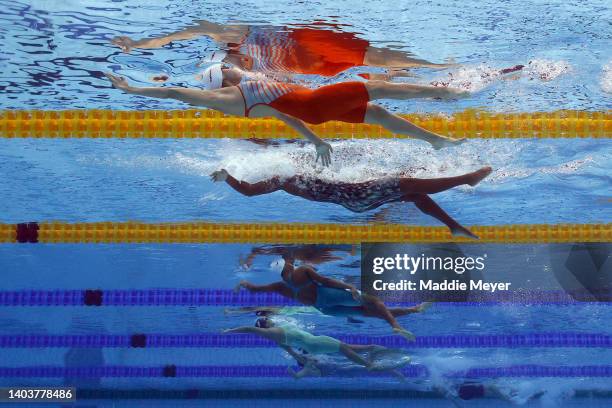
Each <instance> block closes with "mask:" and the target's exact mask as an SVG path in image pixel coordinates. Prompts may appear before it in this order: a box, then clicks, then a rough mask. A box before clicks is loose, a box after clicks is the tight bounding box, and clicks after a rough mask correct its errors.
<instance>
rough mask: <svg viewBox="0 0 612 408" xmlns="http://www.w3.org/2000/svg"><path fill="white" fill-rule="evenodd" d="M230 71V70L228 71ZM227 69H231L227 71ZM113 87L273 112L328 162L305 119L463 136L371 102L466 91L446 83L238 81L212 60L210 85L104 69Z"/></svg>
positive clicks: (440, 142) (439, 144) (437, 143)
mask: <svg viewBox="0 0 612 408" xmlns="http://www.w3.org/2000/svg"><path fill="white" fill-rule="evenodd" d="M226 71H228V70H226ZM228 72H229V71H228ZM106 76H107V77H108V79H110V81H111V82H112V84H113V86H114V87H115V88H118V89H121V90H123V91H125V92H127V93H131V94H135V95H142V96H148V97H152V98H170V99H177V100H179V101H182V102H185V103H188V104H190V105H195V106H202V107H206V108H210V109H214V110H218V111H221V112H223V113H226V114H229V115H236V116H247V117H265V116H273V117H275V118H277V119H280V120H281V121H283V122H285V123H286V124H287V125H288V126H289V127H291V128H293V129H295V130H296V131H297V132H298V133H300V134H301V135H302V136H304V137H305V138H306V139H308V140H310V141H311V142H312V143H314V144H315V146H316V150H317V160H318V159H319V157H320V158H321V161H322V163H323V165H326V166H327V165H329V164H330V162H331V146H330V145H329V143H326V142H324V141H323V140H321V139H320V138H319V137H318V136H317V135H315V134H314V132H312V131H311V130H310V129H309V128H308V127H307V126H306V124H305V123H304V122H307V123H311V124H320V123H324V122H327V121H330V120H338V121H341V122H349V123H369V124H377V125H381V126H383V127H384V128H385V129H387V130H389V131H391V132H394V133H400V134H404V135H409V136H412V137H415V138H417V139H421V140H424V141H426V142H429V143H430V144H431V145H432V146H433V147H434V148H436V149H440V148H443V147H447V146H454V145H457V144H460V143H462V142H463V141H464V140H463V139H461V140H455V139H451V138H448V137H444V136H441V135H438V134H436V133H433V132H430V131H428V130H425V129H423V128H420V127H419V126H417V125H415V124H413V123H411V122H410V121H408V120H406V119H404V118H401V117H399V116H397V115H394V114H392V113H391V112H389V111H387V110H386V109H385V108H383V107H381V106H378V105H375V104H373V103H371V102H370V101H373V100H376V99H411V98H453V97H458V96H463V95H465V94H466V93H465V92H463V91H459V90H455V89H452V88H447V87H432V86H421V85H412V84H399V83H391V82H384V81H369V82H367V83H365V84H364V83H362V82H342V83H336V84H332V85H326V86H322V87H320V88H318V89H309V88H305V87H302V86H299V85H295V84H287V83H282V82H273V81H246V82H244V81H242V82H241V80H240V78H226V77H225V76H224V68H222V67H221V66H220V65H214V66H212V67H210V69H209V70H208V71H207V72H205V73H204V76H205V77H206V78H207V80H208V81H209V82H210V87H211V88H212V90H203V89H194V88H175V87H160V88H155V87H143V88H139V87H134V86H130V85H129V84H128V82H127V81H126V80H125V79H124V78H121V77H118V76H116V75H112V74H110V73H107V74H106Z"/></svg>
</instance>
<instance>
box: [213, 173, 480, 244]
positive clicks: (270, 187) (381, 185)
mask: <svg viewBox="0 0 612 408" xmlns="http://www.w3.org/2000/svg"><path fill="white" fill-rule="evenodd" d="M491 171H492V169H491V167H488V166H487V167H483V168H481V169H480V170H476V171H474V172H472V173H467V174H463V175H461V176H455V177H442V178H434V179H416V178H410V177H399V176H398V177H390V178H384V179H378V180H371V181H366V182H361V183H346V182H332V181H327V180H321V179H317V178H313V177H307V176H301V175H295V176H291V177H286V178H281V177H279V176H276V177H272V178H270V179H268V180H264V181H259V182H257V183H247V182H246V181H239V180H237V179H236V178H234V177H233V176H232V175H230V174H229V173H228V172H227V171H226V170H224V169H222V170H218V171H215V172H214V173H212V174H211V179H212V180H213V181H215V182H226V183H227V184H229V185H230V186H231V187H232V188H233V189H234V190H236V191H237V192H239V193H241V194H244V195H246V196H255V195H261V194H270V193H273V192H275V191H285V192H287V193H289V194H291V195H294V196H298V197H302V198H305V199H306V200H311V201H319V202H327V203H334V204H339V205H341V206H343V207H345V208H347V209H348V210H351V211H353V212H364V211H368V210H372V209H374V208H377V207H380V206H381V205H383V204H387V203H392V202H413V203H414V204H415V205H416V206H417V208H418V209H419V210H421V211H422V212H423V213H425V214H428V215H431V216H432V217H434V218H436V219H438V220H440V221H442V222H443V223H444V224H445V225H446V226H447V227H448V228H449V229H450V232H451V233H452V234H453V235H454V236H464V237H468V238H474V239H478V237H477V236H476V235H474V234H473V233H472V232H471V231H470V230H469V229H467V228H465V227H464V226H462V225H461V224H459V223H458V222H457V221H455V220H454V219H453V218H452V217H451V216H449V215H448V214H447V213H446V212H445V211H444V210H443V209H442V208H440V206H438V204H436V203H435V202H434V201H433V200H432V199H431V198H430V197H429V194H436V193H440V192H442V191H446V190H448V189H451V188H453V187H457V186H460V185H464V184H468V185H470V186H475V185H477V184H478V183H480V181H482V180H483V179H484V178H485V177H487V176H488V175H489V174H491Z"/></svg>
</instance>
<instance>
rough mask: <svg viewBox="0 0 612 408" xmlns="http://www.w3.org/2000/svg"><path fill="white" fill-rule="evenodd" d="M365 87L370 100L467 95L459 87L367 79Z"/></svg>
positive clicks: (441, 97)
mask: <svg viewBox="0 0 612 408" xmlns="http://www.w3.org/2000/svg"><path fill="white" fill-rule="evenodd" d="M366 89H367V90H368V95H369V96H370V100H371V101H375V100H377V99H413V98H440V99H449V98H460V97H465V96H468V95H469V92H466V91H464V90H461V89H456V88H449V87H447V86H432V85H416V84H408V83H403V82H386V81H368V82H366Z"/></svg>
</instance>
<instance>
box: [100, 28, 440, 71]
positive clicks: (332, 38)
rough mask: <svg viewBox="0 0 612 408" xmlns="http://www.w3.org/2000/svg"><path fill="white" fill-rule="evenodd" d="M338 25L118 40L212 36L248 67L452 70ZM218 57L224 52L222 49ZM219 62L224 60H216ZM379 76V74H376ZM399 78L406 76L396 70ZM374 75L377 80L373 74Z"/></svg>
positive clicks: (141, 44)
mask: <svg viewBox="0 0 612 408" xmlns="http://www.w3.org/2000/svg"><path fill="white" fill-rule="evenodd" d="M341 28H342V27H339V26H337V25H333V24H326V23H315V24H311V25H298V26H291V27H274V26H248V25H222V24H216V23H212V22H209V21H199V22H197V23H196V24H195V25H193V26H190V27H187V28H185V29H183V30H181V31H178V32H175V33H172V34H168V35H165V36H161V37H155V38H143V39H141V40H133V39H131V38H129V37H125V36H122V37H115V38H114V39H113V40H112V43H113V44H115V45H117V46H118V47H120V48H121V49H122V50H123V51H124V52H130V51H131V50H132V49H134V48H143V49H151V48H160V47H163V46H164V45H167V44H169V43H171V42H174V41H179V40H188V39H193V38H197V37H200V36H207V37H210V38H212V39H213V40H214V41H215V42H216V43H217V44H218V45H219V47H220V48H222V49H224V50H227V51H226V52H224V53H223V56H222V58H221V60H223V61H224V62H227V63H230V64H232V65H234V66H236V67H238V68H240V69H242V70H244V71H254V72H280V73H293V74H315V75H321V76H334V75H337V74H339V73H340V72H342V71H345V70H347V69H349V68H353V67H358V66H371V67H382V68H389V69H395V70H397V69H406V68H413V67H427V68H446V67H449V66H450V65H448V64H435V63H431V62H429V61H425V60H422V59H417V58H414V57H412V56H410V55H408V54H406V53H404V52H402V51H398V50H390V49H385V48H377V47H373V46H372V45H370V42H369V41H367V40H364V39H361V38H358V37H357V36H356V35H355V34H353V33H350V32H346V31H341ZM217 55H218V53H217ZM213 60H217V61H219V59H216V58H213ZM370 75H373V76H375V75H377V74H370ZM393 76H404V75H402V74H401V73H398V72H396V73H394V74H393ZM372 79H377V78H375V77H372Z"/></svg>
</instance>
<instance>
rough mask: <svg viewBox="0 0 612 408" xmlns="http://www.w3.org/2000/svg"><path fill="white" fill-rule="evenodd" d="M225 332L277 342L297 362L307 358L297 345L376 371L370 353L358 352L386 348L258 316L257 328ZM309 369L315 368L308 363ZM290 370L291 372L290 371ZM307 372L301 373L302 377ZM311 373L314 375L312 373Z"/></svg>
mask: <svg viewBox="0 0 612 408" xmlns="http://www.w3.org/2000/svg"><path fill="white" fill-rule="evenodd" d="M223 333H252V334H256V335H258V336H261V337H264V338H266V339H268V340H271V341H273V342H275V343H276V344H278V345H279V346H280V347H281V348H282V349H284V350H285V351H287V352H288V353H289V354H290V355H291V356H292V357H293V358H295V359H296V360H298V361H304V362H305V363H307V361H306V360H305V359H302V358H301V355H300V353H297V352H296V351H295V350H294V348H297V349H301V350H303V351H305V352H307V353H309V354H334V353H341V354H343V355H344V356H345V357H346V358H348V359H349V360H351V361H352V362H354V363H357V364H359V365H361V366H363V367H365V368H367V369H368V370H376V369H377V366H376V365H375V364H374V363H373V362H372V359H371V358H370V356H368V358H367V359H365V358H363V357H362V356H361V355H359V352H364V351H366V352H372V351H375V350H382V349H384V347H382V346H377V345H373V344H372V345H358V344H347V343H343V342H341V341H340V340H338V339H335V338H333V337H330V336H315V335H313V334H311V333H308V332H307V331H304V330H302V329H300V328H298V327H296V326H294V325H290V324H275V323H273V322H272V320H270V319H267V318H260V319H257V322H256V323H255V327H252V326H242V327H236V328H233V329H227V330H224V331H223ZM309 368H312V366H311V365H309ZM290 372H291V371H290ZM305 374H306V372H304V373H302V375H299V377H302V376H304V375H305ZM308 374H310V375H312V373H311V372H308Z"/></svg>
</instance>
